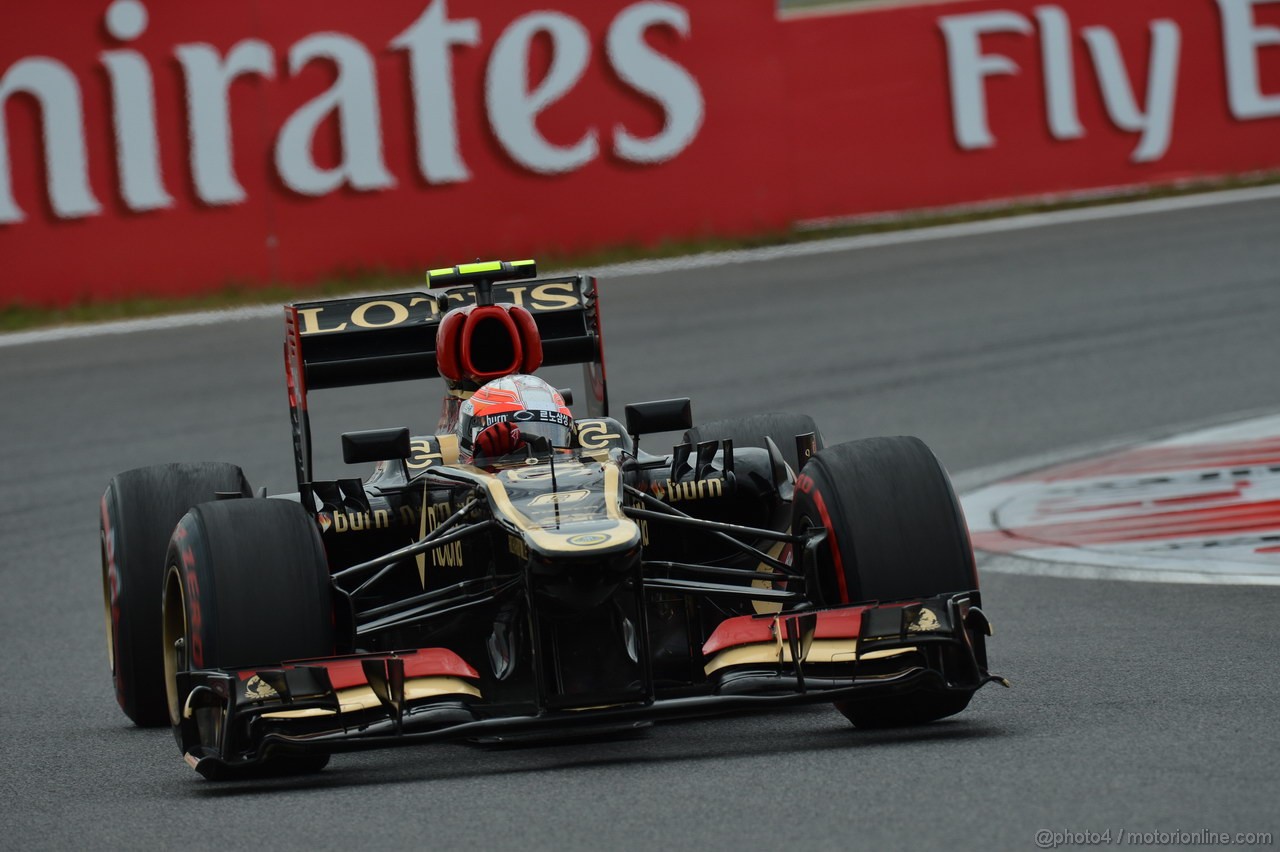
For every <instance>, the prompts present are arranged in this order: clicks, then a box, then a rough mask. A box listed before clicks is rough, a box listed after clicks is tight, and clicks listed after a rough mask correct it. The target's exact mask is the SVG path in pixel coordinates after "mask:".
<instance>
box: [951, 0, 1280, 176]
mask: <svg viewBox="0 0 1280 852" xmlns="http://www.w3.org/2000/svg"><path fill="white" fill-rule="evenodd" d="M1205 2H1206V4H1208V3H1209V2H1210V0H1205ZM1213 2H1214V3H1216V5H1217V11H1218V17H1219V20H1220V22H1221V27H1222V48H1223V53H1224V55H1225V60H1226V68H1225V69H1224V71H1225V75H1226V82H1227V92H1226V94H1227V104H1228V107H1229V109H1230V111H1231V115H1232V117H1233V118H1235V119H1236V120H1237V121H1252V120H1256V119H1265V118H1274V117H1277V116H1280V91H1275V92H1268V91H1266V90H1265V88H1264V86H1263V85H1262V82H1261V80H1262V75H1261V74H1260V70H1259V59H1260V53H1261V51H1262V50H1263V49H1264V48H1272V49H1274V48H1275V46H1277V45H1280V27H1275V26H1268V25H1264V24H1262V23H1260V22H1259V21H1258V19H1257V13H1258V12H1260V11H1262V10H1263V8H1264V7H1266V6H1273V5H1275V4H1276V3H1277V0H1213ZM1069 11H1070V6H1069V5H1067V4H1063V5H1050V4H1046V5H1043V6H1037V7H1036V8H1034V9H1033V10H1032V11H1031V13H1030V14H1024V13H1022V12H1018V11H1011V10H999V9H991V10H986V11H981V12H974V13H970V14H961V15H948V16H944V17H942V18H940V19H939V20H938V26H939V27H940V28H941V30H942V34H943V37H944V40H945V42H946V51H947V69H948V80H949V87H950V95H951V112H952V123H953V131H954V135H955V141H956V144H957V145H959V147H960V148H961V149H963V150H976V149H982V148H992V147H995V145H996V144H997V139H996V137H995V135H994V134H993V133H992V131H991V127H990V124H989V121H988V104H987V99H988V93H987V85H988V78H990V77H997V76H1004V75H1015V74H1018V73H1020V72H1021V71H1023V70H1024V69H1023V68H1021V67H1020V66H1019V65H1018V63H1016V62H1015V61H1013V60H1012V59H1010V58H1009V57H1007V56H1004V55H1002V54H1000V53H999V52H995V51H990V52H989V51H986V50H984V48H983V38H984V37H992V36H999V35H1006V36H1008V35H1013V36H1019V37H1023V38H1026V39H1034V40H1036V42H1038V47H1039V54H1040V66H1041V69H1040V70H1041V73H1042V76H1043V80H1044V103H1045V116H1044V117H1045V120H1046V122H1047V124H1048V128H1049V132H1050V134H1051V135H1052V136H1053V138H1054V139H1056V140H1059V141H1069V140H1075V139H1082V138H1084V137H1086V136H1087V135H1088V128H1086V127H1085V125H1084V124H1083V123H1082V122H1081V120H1080V111H1079V98H1078V96H1077V89H1076V87H1077V76H1076V69H1075V55H1074V52H1073V49H1072V43H1073V37H1074V36H1075V34H1076V32H1077V31H1076V30H1075V29H1074V28H1073V26H1072V23H1071V18H1070V15H1069ZM1078 35H1079V37H1080V38H1081V39H1082V40H1083V42H1084V45H1085V47H1086V49H1087V53H1088V57H1089V59H1090V60H1091V65H1092V71H1093V74H1094V75H1095V77H1096V85H1097V87H1098V89H1099V90H1100V91H1101V94H1102V102H1103V106H1104V107H1105V110H1106V114H1107V117H1108V118H1109V119H1110V121H1111V122H1112V123H1113V124H1114V125H1115V126H1116V127H1118V128H1120V129H1121V130H1123V131H1127V132H1130V133H1133V134H1135V135H1136V136H1137V138H1138V141H1137V144H1136V146H1135V147H1134V149H1133V152H1132V155H1131V159H1132V161H1133V162H1135V163H1146V162H1153V161H1156V160H1159V159H1160V158H1161V157H1163V156H1164V155H1165V153H1166V152H1167V151H1168V150H1169V144H1170V142H1171V140H1172V134H1173V126H1174V114H1175V111H1176V107H1177V102H1178V90H1179V85H1180V84H1181V83H1182V82H1183V81H1182V80H1180V71H1181V68H1182V63H1181V59H1182V52H1183V42H1184V39H1186V38H1190V37H1193V36H1194V37H1198V38H1201V39H1203V38H1204V37H1205V35H1206V34H1204V33H1184V32H1183V28H1182V27H1180V26H1179V25H1178V23H1177V21H1175V20H1172V19H1169V18H1157V19H1156V20H1153V21H1151V22H1150V45H1151V46H1150V50H1149V51H1148V58H1147V63H1146V67H1145V68H1142V67H1140V66H1139V65H1138V64H1137V63H1133V62H1131V63H1130V64H1127V63H1126V60H1125V57H1124V56H1123V55H1122V52H1121V49H1120V46H1119V43H1118V41H1117V39H1116V34H1115V33H1114V32H1113V31H1112V30H1111V29H1110V28H1108V27H1106V26H1086V27H1081V28H1080V29H1079V30H1078ZM1130 65H1132V69H1131V68H1130ZM1086 84H1087V78H1086ZM1144 91H1145V95H1143V94H1142V93H1143V92H1144Z"/></svg>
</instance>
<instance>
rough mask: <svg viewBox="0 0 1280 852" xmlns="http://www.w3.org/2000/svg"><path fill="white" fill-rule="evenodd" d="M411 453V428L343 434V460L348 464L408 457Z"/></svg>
mask: <svg viewBox="0 0 1280 852" xmlns="http://www.w3.org/2000/svg"><path fill="white" fill-rule="evenodd" d="M409 453H410V450H409V430H408V428H406V427H401V428H399V429H370V430H368V431H365V432H346V433H344V434H343V436H342V460H343V461H344V462H346V463H347V464H360V463H361V462H380V461H387V460H389V459H407V458H408V457H409Z"/></svg>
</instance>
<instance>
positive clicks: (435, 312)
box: [409, 296, 440, 319]
mask: <svg viewBox="0 0 1280 852" xmlns="http://www.w3.org/2000/svg"><path fill="white" fill-rule="evenodd" d="M424 302H425V303H426V305H427V307H429V308H431V318H432V319H435V318H436V317H437V316H439V315H440V305H439V304H437V303H436V300H435V299H432V298H430V297H429V296H414V297H413V298H412V299H410V300H409V307H411V308H416V307H417V306H418V305H421V304H423V303H424Z"/></svg>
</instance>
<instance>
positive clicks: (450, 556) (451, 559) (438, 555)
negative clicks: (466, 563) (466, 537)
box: [431, 541, 462, 568]
mask: <svg viewBox="0 0 1280 852" xmlns="http://www.w3.org/2000/svg"><path fill="white" fill-rule="evenodd" d="M431 564H432V565H434V566H436V567H437V568H461V567H462V542H460V541H452V542H449V543H448V544H446V545H445V546H444V547H437V548H436V549H435V550H433V551H431Z"/></svg>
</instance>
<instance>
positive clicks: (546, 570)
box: [529, 547, 640, 615]
mask: <svg viewBox="0 0 1280 852" xmlns="http://www.w3.org/2000/svg"><path fill="white" fill-rule="evenodd" d="M639 561H640V550H639V548H634V547H633V548H630V549H627V550H624V551H621V552H619V551H615V552H613V553H606V554H599V553H597V554H592V555H590V556H580V557H564V556H556V557H546V556H540V555H536V554H535V555H534V556H533V558H532V559H531V560H530V563H529V583H530V587H531V589H532V590H533V600H534V603H535V605H536V606H537V607H538V608H539V609H540V610H541V611H543V612H545V613H547V614H549V615H573V614H575V613H582V612H586V611H588V610H592V609H595V608H597V607H599V606H602V605H603V604H605V603H606V602H607V601H608V600H609V599H610V598H611V597H613V595H614V593H615V592H617V590H618V588H619V586H621V585H622V584H623V583H625V582H626V581H627V580H628V579H629V578H631V577H635V576H638V572H637V569H638V564H639Z"/></svg>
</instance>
